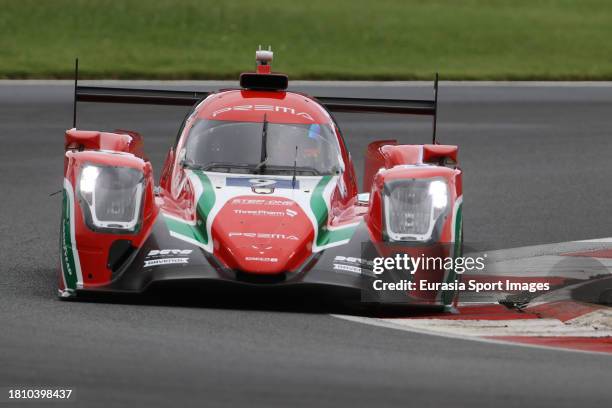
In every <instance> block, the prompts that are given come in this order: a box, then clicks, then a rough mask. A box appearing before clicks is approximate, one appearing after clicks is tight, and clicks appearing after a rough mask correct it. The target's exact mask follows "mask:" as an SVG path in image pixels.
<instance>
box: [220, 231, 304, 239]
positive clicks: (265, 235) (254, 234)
mask: <svg viewBox="0 0 612 408" xmlns="http://www.w3.org/2000/svg"><path fill="white" fill-rule="evenodd" d="M228 235H229V236H230V237H245V238H266V239H284V240H290V241H298V240H299V238H298V237H296V236H295V235H287V234H277V233H269V232H230V233H229V234H228Z"/></svg>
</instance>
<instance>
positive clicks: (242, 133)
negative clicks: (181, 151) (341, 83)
mask: <svg viewBox="0 0 612 408" xmlns="http://www.w3.org/2000/svg"><path fill="white" fill-rule="evenodd" d="M264 128H265V138H264ZM185 146H186V152H185V158H184V164H185V165H186V166H187V167H192V168H198V169H202V170H206V171H216V172H224V173H225V172H227V173H261V174H292V173H293V170H294V164H295V171H296V173H297V174H301V175H323V174H336V173H338V172H339V171H340V168H341V167H340V160H342V159H341V155H340V148H339V146H338V141H337V138H336V135H335V133H334V130H333V129H332V127H331V126H330V125H328V124H316V123H313V124H301V123H272V122H268V123H265V124H264V123H263V122H241V121H226V120H210V119H198V120H197V122H196V123H195V124H194V125H193V127H192V128H191V129H190V130H189V134H188V136H187V142H186V145H185ZM296 149H297V151H296ZM262 150H265V152H266V154H265V157H267V160H265V163H263V162H262V157H263V156H264V155H263V154H262Z"/></svg>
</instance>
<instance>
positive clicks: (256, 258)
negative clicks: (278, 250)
mask: <svg viewBox="0 0 612 408" xmlns="http://www.w3.org/2000/svg"><path fill="white" fill-rule="evenodd" d="M244 260H245V261H256V262H271V263H273V262H278V258H268V257H262V256H247V257H246V258H244Z"/></svg>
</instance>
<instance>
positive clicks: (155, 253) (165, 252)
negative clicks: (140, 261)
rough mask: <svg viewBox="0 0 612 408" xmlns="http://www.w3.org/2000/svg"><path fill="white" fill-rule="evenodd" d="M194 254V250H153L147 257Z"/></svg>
mask: <svg viewBox="0 0 612 408" xmlns="http://www.w3.org/2000/svg"><path fill="white" fill-rule="evenodd" d="M192 252H193V249H152V250H150V251H149V253H148V254H147V257H149V256H158V255H189V254H190V253H192Z"/></svg>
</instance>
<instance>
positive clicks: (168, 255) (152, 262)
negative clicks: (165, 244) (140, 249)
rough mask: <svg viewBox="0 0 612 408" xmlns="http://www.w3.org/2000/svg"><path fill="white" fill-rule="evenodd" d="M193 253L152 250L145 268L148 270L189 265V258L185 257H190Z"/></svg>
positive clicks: (146, 260)
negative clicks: (155, 267)
mask: <svg viewBox="0 0 612 408" xmlns="http://www.w3.org/2000/svg"><path fill="white" fill-rule="evenodd" d="M192 252H193V250H192V249H152V250H150V251H149V253H148V254H147V257H146V259H145V262H144V267H145V268H148V267H150V266H159V265H171V264H187V263H189V258H188V257H185V255H189V254H191V253H192ZM149 258H153V259H149Z"/></svg>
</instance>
